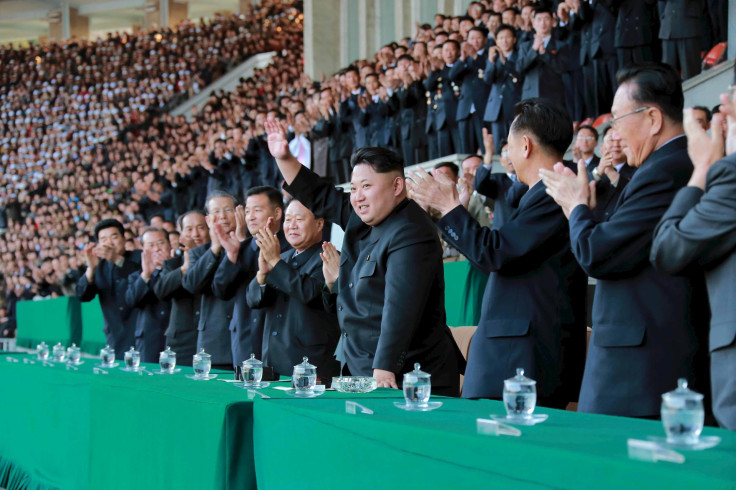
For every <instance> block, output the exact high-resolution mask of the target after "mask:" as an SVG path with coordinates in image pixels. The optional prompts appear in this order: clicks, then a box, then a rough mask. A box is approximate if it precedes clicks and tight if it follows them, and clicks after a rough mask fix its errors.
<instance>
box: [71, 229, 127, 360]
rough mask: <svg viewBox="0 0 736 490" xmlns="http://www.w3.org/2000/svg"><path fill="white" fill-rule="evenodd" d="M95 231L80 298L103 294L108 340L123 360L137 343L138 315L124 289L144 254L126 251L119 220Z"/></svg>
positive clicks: (87, 249)
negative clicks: (127, 303)
mask: <svg viewBox="0 0 736 490" xmlns="http://www.w3.org/2000/svg"><path fill="white" fill-rule="evenodd" d="M94 233H95V238H96V241H97V243H96V244H94V243H90V244H88V245H86V246H85V247H84V256H85V258H86V260H87V269H86V271H85V273H84V275H83V276H82V277H81V278H80V279H79V282H78V283H77V297H78V298H79V300H80V301H82V302H86V301H92V299H94V297H95V296H99V297H100V306H101V307H102V316H103V318H104V319H105V323H104V327H103V331H104V333H105V339H106V341H107V343H108V345H110V347H112V348H113V349H115V357H116V358H117V359H122V358H123V352H124V351H125V350H127V349H128V348H130V347H131V346H132V345H133V344H134V343H135V335H134V333H135V323H136V317H137V315H136V313H135V312H134V311H131V309H130V308H128V306H127V305H126V304H125V291H126V290H127V288H128V276H129V275H131V274H132V273H133V272H136V271H139V270H140V269H141V253H140V251H135V252H126V251H125V240H124V238H123V236H124V229H123V225H122V224H120V222H119V221H117V220H114V219H106V220H102V221H100V222H99V223H98V224H97V226H95V232H94Z"/></svg>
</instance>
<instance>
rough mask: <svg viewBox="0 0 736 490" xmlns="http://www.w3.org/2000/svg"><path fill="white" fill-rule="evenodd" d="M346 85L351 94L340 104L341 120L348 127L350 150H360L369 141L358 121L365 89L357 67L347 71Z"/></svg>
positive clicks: (351, 67)
mask: <svg viewBox="0 0 736 490" xmlns="http://www.w3.org/2000/svg"><path fill="white" fill-rule="evenodd" d="M345 84H346V86H347V90H348V91H349V92H350V93H349V94H348V96H347V97H346V98H345V99H344V100H342V101H341V102H340V120H341V121H342V122H343V124H346V125H347V126H346V131H347V132H346V136H347V138H348V140H349V141H350V142H351V143H352V144H351V145H350V148H360V147H361V146H365V145H367V144H368V140H367V139H366V131H365V129H364V128H363V127H361V125H360V121H359V120H358V115H359V113H360V106H359V104H358V98H359V97H363V96H364V95H365V89H364V88H363V87H361V86H360V71H359V70H358V67H357V66H352V65H351V66H349V67H348V68H347V69H346V70H345Z"/></svg>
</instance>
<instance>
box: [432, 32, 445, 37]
mask: <svg viewBox="0 0 736 490" xmlns="http://www.w3.org/2000/svg"><path fill="white" fill-rule="evenodd" d="M437 36H449V34H448V33H447V31H440V32H435V34H434V37H437Z"/></svg>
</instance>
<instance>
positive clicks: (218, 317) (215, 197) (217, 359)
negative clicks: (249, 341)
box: [182, 191, 236, 370]
mask: <svg viewBox="0 0 736 490" xmlns="http://www.w3.org/2000/svg"><path fill="white" fill-rule="evenodd" d="M235 204H236V201H235V198H234V197H233V196H231V195H230V194H228V193H226V192H224V191H217V192H214V193H212V194H210V195H209V196H208V198H207V206H206V211H207V216H206V220H207V226H208V227H209V231H210V242H208V243H205V244H204V245H200V246H199V247H197V248H195V249H192V250H190V251H189V262H190V264H191V265H190V267H189V270H187V271H186V274H184V277H183V278H182V286H184V289H186V290H187V291H189V292H190V293H192V294H195V295H196V294H199V295H201V297H202V303H201V305H202V306H201V308H200V312H201V314H200V317H199V325H198V326H197V329H198V330H199V335H198V336H197V349H204V350H205V352H207V353H208V354H210V355H211V356H212V366H213V367H216V368H217V369H225V370H232V369H233V354H232V349H231V345H230V320H232V317H233V303H234V299H232V298H231V299H229V300H222V299H220V298H218V297H217V296H215V294H214V291H213V289H212V279H213V278H214V276H215V271H216V270H217V266H218V265H219V264H220V262H221V261H222V259H223V256H224V253H223V250H222V243H220V240H219V239H218V238H217V234H216V233H215V230H214V225H215V224H218V225H219V226H220V229H221V230H222V232H223V233H225V234H227V235H229V234H230V232H232V231H235V225H236V218H235Z"/></svg>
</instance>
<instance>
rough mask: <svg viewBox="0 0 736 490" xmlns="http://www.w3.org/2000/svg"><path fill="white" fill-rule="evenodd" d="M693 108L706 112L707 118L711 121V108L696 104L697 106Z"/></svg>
mask: <svg viewBox="0 0 736 490" xmlns="http://www.w3.org/2000/svg"><path fill="white" fill-rule="evenodd" d="M693 110H696V111H703V112H705V120H706V121H708V122H710V120H711V119H712V118H713V114H711V112H710V109H708V108H707V107H705V106H702V105H696V106H695V107H693Z"/></svg>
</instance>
